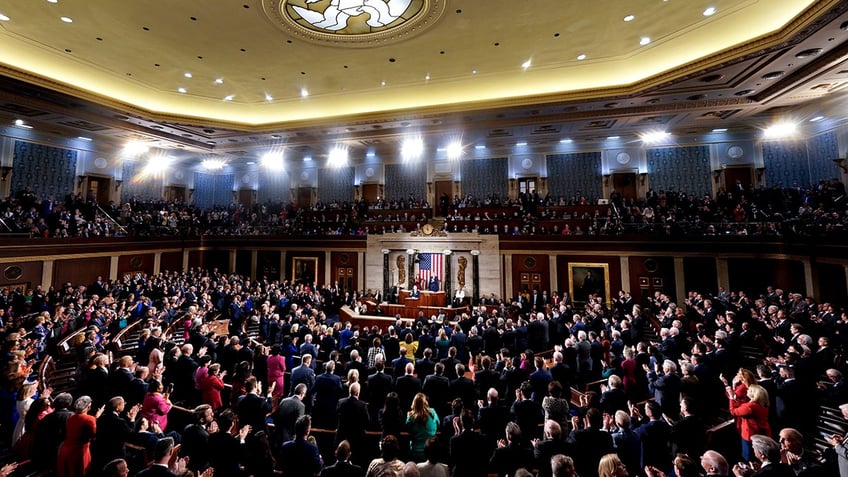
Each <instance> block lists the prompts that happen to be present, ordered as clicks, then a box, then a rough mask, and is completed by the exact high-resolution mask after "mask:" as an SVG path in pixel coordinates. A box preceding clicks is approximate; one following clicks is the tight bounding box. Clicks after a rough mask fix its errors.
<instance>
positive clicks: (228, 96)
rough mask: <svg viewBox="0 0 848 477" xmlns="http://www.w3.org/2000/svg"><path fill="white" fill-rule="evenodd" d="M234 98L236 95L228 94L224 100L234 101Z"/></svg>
mask: <svg viewBox="0 0 848 477" xmlns="http://www.w3.org/2000/svg"><path fill="white" fill-rule="evenodd" d="M233 98H235V96H234V95H232V94H228V95H226V96H224V101H232V100H233Z"/></svg>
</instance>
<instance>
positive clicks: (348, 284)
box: [336, 267, 355, 291]
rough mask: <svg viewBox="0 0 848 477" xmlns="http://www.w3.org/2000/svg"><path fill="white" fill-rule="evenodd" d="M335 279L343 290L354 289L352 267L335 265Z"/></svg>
mask: <svg viewBox="0 0 848 477" xmlns="http://www.w3.org/2000/svg"><path fill="white" fill-rule="evenodd" d="M336 280H338V282H339V286H341V287H342V288H343V289H344V290H347V291H351V290H354V289H355V288H354V281H355V279H354V276H353V268H350V267H337V268H336Z"/></svg>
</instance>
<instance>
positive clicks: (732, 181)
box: [724, 166, 754, 196]
mask: <svg viewBox="0 0 848 477" xmlns="http://www.w3.org/2000/svg"><path fill="white" fill-rule="evenodd" d="M724 184H725V186H724V188H725V190H727V191H728V192H732V193H733V195H734V196H736V195H737V194H739V193H741V192H744V191H748V190H751V187H753V186H754V171H753V170H752V167H751V166H741V167H728V168H726V169H725V170H724Z"/></svg>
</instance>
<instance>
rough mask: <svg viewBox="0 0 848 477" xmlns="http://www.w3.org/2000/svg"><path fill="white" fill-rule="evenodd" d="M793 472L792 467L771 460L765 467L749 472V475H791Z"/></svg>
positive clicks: (780, 476) (773, 476)
mask: <svg viewBox="0 0 848 477" xmlns="http://www.w3.org/2000/svg"><path fill="white" fill-rule="evenodd" d="M794 475H795V472H794V471H793V470H792V467H789V466H788V465H786V464H784V463H782V462H771V463H769V465H767V466H765V467H760V468H759V470H757V471H756V472H754V473H753V474H751V477H793V476H794Z"/></svg>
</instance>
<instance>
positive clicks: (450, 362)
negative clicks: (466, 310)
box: [439, 333, 464, 381]
mask: <svg viewBox="0 0 848 477" xmlns="http://www.w3.org/2000/svg"><path fill="white" fill-rule="evenodd" d="M463 336H464V335H463ZM455 337H456V333H454V335H453V336H452V337H451V341H453V338H455ZM458 355H459V349H458V348H456V347H455V346H451V347H450V348H448V356H447V358H444V359H442V360H441V361H439V362H440V363H442V365H443V366H444V367H445V377H446V378H448V379H449V380H451V381H453V380H454V379H456V365H457V364H462V361H461V360H460V359H459V358H458Z"/></svg>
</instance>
